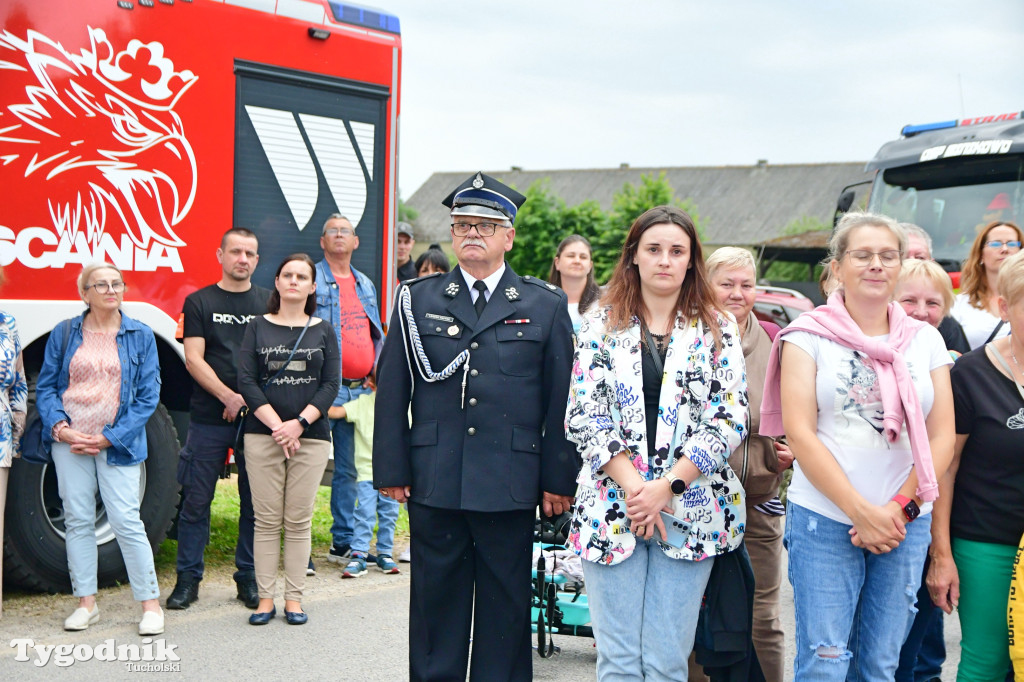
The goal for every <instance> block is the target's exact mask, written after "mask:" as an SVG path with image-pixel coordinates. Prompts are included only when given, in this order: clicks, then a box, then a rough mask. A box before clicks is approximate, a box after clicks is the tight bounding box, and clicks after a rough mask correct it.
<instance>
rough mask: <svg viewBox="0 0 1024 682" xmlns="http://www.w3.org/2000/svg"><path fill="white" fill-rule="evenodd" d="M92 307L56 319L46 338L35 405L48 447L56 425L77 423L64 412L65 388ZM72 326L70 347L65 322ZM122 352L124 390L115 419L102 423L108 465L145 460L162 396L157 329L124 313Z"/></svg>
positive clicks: (120, 337)
mask: <svg viewBox="0 0 1024 682" xmlns="http://www.w3.org/2000/svg"><path fill="white" fill-rule="evenodd" d="M87 314H88V311H86V312H84V313H82V315H81V316H79V317H72V318H71V319H68V320H64V321H63V322H60V323H58V324H57V326H56V327H55V328H54V330H53V331H52V332H51V333H50V338H49V339H48V340H47V341H46V352H45V355H44V358H43V366H42V369H40V370H39V379H38V380H37V381H36V407H37V409H38V410H39V416H40V418H41V419H42V421H43V444H44V446H45V447H46V448H47V450H49V448H50V445H51V444H52V443H53V439H52V438H51V437H50V434H51V433H52V432H53V427H54V425H55V424H57V423H58V422H60V421H62V420H66V421H67V422H68V423H69V424H71V426H72V427H74V423H72V422H71V420H70V419H69V418H68V415H67V412H65V411H64V403H63V397H64V391H66V390H67V388H68V374H69V370H68V368H69V367H70V365H71V358H72V357H74V355H75V351H77V350H78V347H79V346H81V345H82V322H83V321H84V320H85V316H86V315H87ZM66 325H71V330H70V333H69V334H68V345H67V349H64V348H63V346H64V334H65V331H64V330H65V326H66ZM117 356H118V359H119V360H120V361H121V395H120V404H119V405H118V407H117V416H116V417H115V418H114V423H113V424H107V425H106V426H104V427H103V435H104V436H106V437H107V440H109V441H110V445H111V447H109V448H107V464H111V465H114V466H127V465H131V464H138V463H139V462H141V461H143V460H144V459H146V454H147V447H146V422H148V421H149V418H150V416H152V414H153V411H154V410H156V406H157V403H158V402H159V401H160V362H159V360H158V359H157V351H156V339H155V338H154V336H153V330H152V329H150V328H149V327H147V326H146V325H144V324H143V323H141V322H137V321H136V320H133V319H131V318H130V317H128V316H127V315H125V314H124V313H123V312H122V313H121V328H120V329H119V330H118V331H117Z"/></svg>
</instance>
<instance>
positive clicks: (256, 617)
mask: <svg viewBox="0 0 1024 682" xmlns="http://www.w3.org/2000/svg"><path fill="white" fill-rule="evenodd" d="M276 615H277V607H276V606H275V607H274V608H272V609H270V610H269V611H266V612H264V613H254V614H252V615H251V616H249V625H266V624H267V623H269V622H270V621H271V620H272V619H273V618H274V616H276Z"/></svg>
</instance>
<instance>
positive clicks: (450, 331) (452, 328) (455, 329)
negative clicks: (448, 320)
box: [448, 324, 459, 336]
mask: <svg viewBox="0 0 1024 682" xmlns="http://www.w3.org/2000/svg"><path fill="white" fill-rule="evenodd" d="M458 333H459V326H458V325H456V324H453V325H452V326H450V327H448V336H455V335H456V334H458Z"/></svg>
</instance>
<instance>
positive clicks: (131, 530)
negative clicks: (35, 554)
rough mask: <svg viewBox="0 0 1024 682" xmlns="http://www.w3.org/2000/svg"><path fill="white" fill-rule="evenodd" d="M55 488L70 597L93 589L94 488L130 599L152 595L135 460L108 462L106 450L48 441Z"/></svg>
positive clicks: (153, 581)
mask: <svg viewBox="0 0 1024 682" xmlns="http://www.w3.org/2000/svg"><path fill="white" fill-rule="evenodd" d="M51 452H52V455H53V465H54V467H55V469H56V470H57V489H58V491H59V492H60V499H61V501H62V502H63V503H64V530H65V533H66V537H65V544H66V546H67V551H68V570H69V571H70V573H71V589H72V591H73V593H74V595H75V596H76V597H88V596H90V595H93V594H96V570H97V558H96V555H97V548H96V491H97V489H98V490H99V493H100V499H102V500H103V506H104V507H105V508H106V511H107V519H108V520H109V521H110V527H111V528H112V529H113V531H114V537H116V538H117V546H118V547H119V548H120V549H121V556H122V557H124V565H125V568H127V569H128V581H129V582H130V583H131V586H132V596H134V597H135V601H145V600H147V599H158V598H159V597H160V587H159V586H158V585H157V582H156V571H155V569H154V568H153V548H152V547H150V546H149V538H148V537H147V536H146V527H145V526H144V525H143V523H142V519H140V518H139V476H140V474H141V473H142V472H141V471H140V469H139V466H140V465H139V464H132V465H128V466H111V465H110V464H107V451H106V450H100V454H98V455H96V456H95V457H93V456H90V455H75V454H72V452H71V446H70V445H68V444H67V443H54V444H53V447H52V450H51Z"/></svg>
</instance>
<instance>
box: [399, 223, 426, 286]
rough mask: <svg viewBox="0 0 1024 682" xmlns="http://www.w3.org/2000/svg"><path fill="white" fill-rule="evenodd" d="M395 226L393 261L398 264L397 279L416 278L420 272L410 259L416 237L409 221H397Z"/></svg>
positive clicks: (402, 280)
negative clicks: (396, 230) (396, 232)
mask: <svg viewBox="0 0 1024 682" xmlns="http://www.w3.org/2000/svg"><path fill="white" fill-rule="evenodd" d="M397 227H398V235H397V236H396V237H395V263H396V265H398V281H399V282H404V281H405V280H407V279H416V278H417V277H419V274H420V273H418V272H416V263H414V262H413V260H412V247H413V246H414V245H415V244H416V238H415V237H414V236H413V234H412V225H410V224H409V223H398V226H397Z"/></svg>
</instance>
